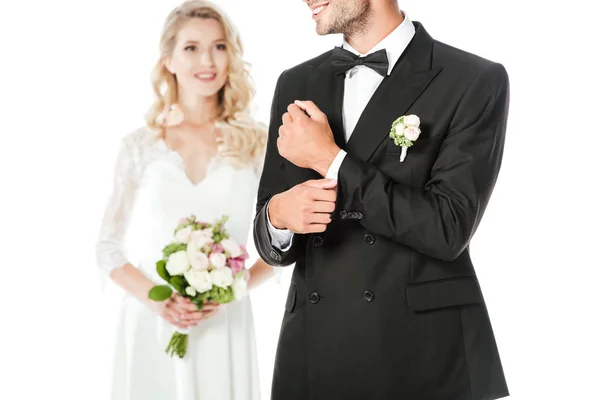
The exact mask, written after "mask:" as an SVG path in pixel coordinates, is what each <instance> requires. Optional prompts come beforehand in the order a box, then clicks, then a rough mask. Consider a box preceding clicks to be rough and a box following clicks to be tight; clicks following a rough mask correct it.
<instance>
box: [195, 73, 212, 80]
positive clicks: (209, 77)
mask: <svg viewBox="0 0 600 400" xmlns="http://www.w3.org/2000/svg"><path fill="white" fill-rule="evenodd" d="M197 76H198V78H201V79H211V78H214V77H215V74H199V75H197Z"/></svg>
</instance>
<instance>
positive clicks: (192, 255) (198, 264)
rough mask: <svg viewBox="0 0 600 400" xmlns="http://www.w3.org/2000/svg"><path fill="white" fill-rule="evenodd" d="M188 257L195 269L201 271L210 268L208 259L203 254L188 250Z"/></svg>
mask: <svg viewBox="0 0 600 400" xmlns="http://www.w3.org/2000/svg"><path fill="white" fill-rule="evenodd" d="M187 256H188V259H189V260H190V264H191V265H192V268H193V269H196V270H199V271H200V270H203V269H207V268H208V257H207V256H206V254H204V253H203V252H201V251H195V250H190V249H188V252H187Z"/></svg>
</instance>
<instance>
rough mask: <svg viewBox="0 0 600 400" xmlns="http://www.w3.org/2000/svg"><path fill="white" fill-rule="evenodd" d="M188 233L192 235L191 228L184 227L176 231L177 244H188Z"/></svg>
mask: <svg viewBox="0 0 600 400" xmlns="http://www.w3.org/2000/svg"><path fill="white" fill-rule="evenodd" d="M190 233H192V227H191V226H186V227H185V228H182V229H180V230H178V231H177V233H176V234H175V240H176V241H177V242H179V243H186V244H187V243H188V242H189V241H190Z"/></svg>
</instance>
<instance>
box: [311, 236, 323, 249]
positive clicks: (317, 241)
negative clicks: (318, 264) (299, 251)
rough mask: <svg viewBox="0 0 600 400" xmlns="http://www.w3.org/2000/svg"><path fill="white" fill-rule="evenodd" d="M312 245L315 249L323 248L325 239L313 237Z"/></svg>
mask: <svg viewBox="0 0 600 400" xmlns="http://www.w3.org/2000/svg"><path fill="white" fill-rule="evenodd" d="M312 244H313V246H315V247H321V246H322V245H323V238H322V237H321V236H315V237H313V239H312Z"/></svg>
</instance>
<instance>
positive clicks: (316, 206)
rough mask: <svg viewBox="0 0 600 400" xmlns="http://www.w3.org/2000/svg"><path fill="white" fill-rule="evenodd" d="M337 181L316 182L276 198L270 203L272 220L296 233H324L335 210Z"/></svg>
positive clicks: (318, 180)
mask: <svg viewBox="0 0 600 400" xmlns="http://www.w3.org/2000/svg"><path fill="white" fill-rule="evenodd" d="M336 186H337V181H335V180H331V179H316V180H310V181H306V182H304V183H301V184H298V185H296V186H294V187H293V188H291V189H289V190H287V191H285V192H283V193H279V194H276V195H275V196H273V197H272V198H271V201H270V202H269V209H268V212H269V220H270V221H271V223H272V224H273V226H274V227H275V228H277V229H289V230H290V231H292V232H294V233H315V232H323V231H325V229H326V228H327V224H329V223H330V222H331V213H332V212H333V210H334V209H335V200H336V198H337V191H336V190H335V187H336Z"/></svg>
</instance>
